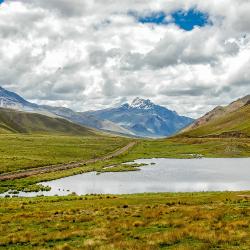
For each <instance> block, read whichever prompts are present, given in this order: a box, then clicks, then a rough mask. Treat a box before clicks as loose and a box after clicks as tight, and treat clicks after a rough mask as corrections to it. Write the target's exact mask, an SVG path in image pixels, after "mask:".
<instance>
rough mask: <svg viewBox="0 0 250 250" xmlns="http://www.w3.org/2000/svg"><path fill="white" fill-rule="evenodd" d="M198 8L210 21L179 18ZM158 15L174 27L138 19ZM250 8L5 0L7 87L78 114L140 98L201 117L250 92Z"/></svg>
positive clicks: (0, 28) (2, 51) (238, 1)
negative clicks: (189, 24)
mask: <svg viewBox="0 0 250 250" xmlns="http://www.w3.org/2000/svg"><path fill="white" fill-rule="evenodd" d="M190 9H195V10H198V11H199V12H202V13H205V14H206V15H207V16H208V18H209V22H208V24H207V25H205V26H203V27H194V29H192V30H191V31H186V30H183V29H182V28H181V27H180V26H178V25H177V24H175V23H174V22H173V19H172V17H171V13H173V12H175V11H178V10H183V11H188V10H190ZM131 13H136V16H135V15H131ZM151 13H165V16H166V20H168V22H169V21H170V20H171V23H168V22H165V23H163V24H159V23H158V24H157V23H153V22H152V23H141V22H139V21H138V17H140V16H142V17H143V16H147V15H150V14H151ZM249 13H250V2H249V1H248V0H221V1H215V0H214V1H204V0H180V1H169V2H168V4H166V1H165V0H146V1H141V0H126V1H114V0H106V1H103V0H89V1H82V0H72V1H68V0H53V1H51V0H5V1H4V3H2V4H1V5H0V43H1V47H0V57H1V60H0V85H2V86H3V87H6V88H8V89H10V90H13V91H16V92H18V93H19V94H21V95H23V96H24V97H25V98H27V99H29V100H31V101H35V102H38V103H43V104H52V105H63V106H67V107H71V108H73V109H75V110H78V111H84V110H88V109H97V108H106V107H109V106H112V105H117V104H119V103H121V102H123V101H129V100H131V99H133V98H134V97H136V96H141V97H145V98H150V99H152V100H153V101H155V102H157V103H159V104H162V105H166V106H167V107H169V108H172V109H175V110H176V111H177V112H179V113H180V114H183V115H190V116H193V117H198V116H200V115H202V114H203V113H204V112H206V111H208V110H209V109H211V108H213V106H214V105H223V104H226V103H228V102H230V101H232V99H235V98H238V97H241V96H243V95H246V94H249V92H250V74H249V67H250V15H249Z"/></svg>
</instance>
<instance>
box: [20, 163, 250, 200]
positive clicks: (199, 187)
mask: <svg viewBox="0 0 250 250" xmlns="http://www.w3.org/2000/svg"><path fill="white" fill-rule="evenodd" d="M135 163H146V164H149V165H148V166H145V167H140V169H141V170H140V171H132V172H116V173H102V174H100V175H97V174H96V172H90V173H85V174H80V175H75V176H70V177H65V178H62V179H58V180H54V181H49V182H43V183H42V184H43V185H45V186H50V187H51V191H49V192H38V193H20V194H19V196H37V195H41V194H43V195H67V194H69V193H72V192H75V193H77V194H79V195H84V194H132V193H144V192H199V191H240V190H250V158H240V159H232V158H230V159H225V158H224V159H221V158H220V159H218V158H216V159H211V158H202V159H140V160H136V161H135ZM151 163H155V164H154V165H151Z"/></svg>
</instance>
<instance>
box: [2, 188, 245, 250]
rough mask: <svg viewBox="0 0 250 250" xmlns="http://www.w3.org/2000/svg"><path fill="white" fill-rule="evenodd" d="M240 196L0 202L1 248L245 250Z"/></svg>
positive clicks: (216, 195) (155, 196)
mask: <svg viewBox="0 0 250 250" xmlns="http://www.w3.org/2000/svg"><path fill="white" fill-rule="evenodd" d="M239 194H242V192H224V193H219V192H218V193H217V192H214V193H192V194H190V193H179V194H167V193H166V194H164V193H162V194H140V195H122V196H111V195H95V196H79V197H78V196H67V197H40V198H12V199H10V198H8V199H0V214H1V216H0V249H22V248H23V249H48V248H52V249H161V248H162V249H182V250H183V249H249V248H250V240H249V235H250V226H249V225H250V200H249V199H245V198H243V197H241V196H239ZM244 194H249V192H245V193H244ZM85 198H86V199H85Z"/></svg>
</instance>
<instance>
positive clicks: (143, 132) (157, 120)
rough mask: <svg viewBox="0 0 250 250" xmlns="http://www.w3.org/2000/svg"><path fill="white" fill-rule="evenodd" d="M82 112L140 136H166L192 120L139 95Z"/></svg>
mask: <svg viewBox="0 0 250 250" xmlns="http://www.w3.org/2000/svg"><path fill="white" fill-rule="evenodd" d="M84 114H88V115H92V116H95V117H96V118H97V119H107V120H110V121H112V122H114V123H116V124H118V125H120V126H121V127H124V128H126V129H128V130H129V131H131V132H132V133H134V134H136V135H138V136H142V137H166V136H169V135H171V134H174V133H176V132H177V131H178V130H179V129H181V128H183V127H185V126H186V125H188V124H189V123H191V122H192V121H193V119H192V118H189V117H185V116H179V115H178V114H177V113H176V112H175V111H172V110H169V109H167V108H165V107H162V106H160V105H156V104H154V103H153V102H151V101H150V100H149V99H142V98H139V97H136V98H135V99H134V100H133V101H132V102H131V103H125V104H122V105H120V106H118V107H115V108H108V109H103V110H97V111H87V112H84Z"/></svg>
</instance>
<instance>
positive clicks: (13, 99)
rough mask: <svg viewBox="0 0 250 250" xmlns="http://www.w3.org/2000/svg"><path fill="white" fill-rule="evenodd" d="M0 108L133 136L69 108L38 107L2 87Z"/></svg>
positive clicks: (109, 122)
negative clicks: (56, 118)
mask: <svg viewBox="0 0 250 250" xmlns="http://www.w3.org/2000/svg"><path fill="white" fill-rule="evenodd" d="M0 108H8V109H14V110H18V111H25V112H33V113H38V114H42V115H46V116H50V117H58V118H59V117H61V118H64V119H67V120H69V121H72V122H74V123H77V124H80V125H83V126H87V127H91V128H96V129H100V130H105V131H112V132H115V133H121V134H131V133H130V131H127V130H126V129H125V128H122V127H120V126H119V125H117V124H114V123H112V122H111V121H107V120H98V119H96V118H95V117H94V116H91V115H86V114H83V113H80V112H75V111H73V110H71V109H69V108H64V107H52V106H47V105H37V104H34V103H31V102H28V101H26V100H25V99H23V98H22V97H21V96H19V95H17V94H16V93H14V92H11V91H8V90H6V89H4V88H2V87H0Z"/></svg>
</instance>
